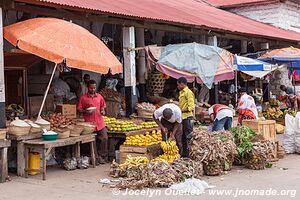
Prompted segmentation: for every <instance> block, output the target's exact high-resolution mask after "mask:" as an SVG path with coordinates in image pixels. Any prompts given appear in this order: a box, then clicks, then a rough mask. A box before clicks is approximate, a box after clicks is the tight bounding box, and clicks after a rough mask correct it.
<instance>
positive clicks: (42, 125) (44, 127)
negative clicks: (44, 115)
mask: <svg viewBox="0 0 300 200" xmlns="http://www.w3.org/2000/svg"><path fill="white" fill-rule="evenodd" d="M36 124H37V125H39V126H40V127H41V129H42V130H43V129H46V130H47V131H50V129H51V125H50V124H38V123H36Z"/></svg>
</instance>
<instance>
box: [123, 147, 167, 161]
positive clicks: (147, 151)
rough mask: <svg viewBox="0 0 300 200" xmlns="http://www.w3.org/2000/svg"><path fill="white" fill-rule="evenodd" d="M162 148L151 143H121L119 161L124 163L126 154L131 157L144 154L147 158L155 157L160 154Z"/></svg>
mask: <svg viewBox="0 0 300 200" xmlns="http://www.w3.org/2000/svg"><path fill="white" fill-rule="evenodd" d="M162 153H163V152H162V149H161V147H160V145H159V144H155V145H151V146H129V145H121V146H120V163H124V162H125V160H126V158H127V155H131V156H132V157H137V156H144V157H146V158H148V159H149V160H151V159H153V158H156V157H157V156H159V155H161V154H162Z"/></svg>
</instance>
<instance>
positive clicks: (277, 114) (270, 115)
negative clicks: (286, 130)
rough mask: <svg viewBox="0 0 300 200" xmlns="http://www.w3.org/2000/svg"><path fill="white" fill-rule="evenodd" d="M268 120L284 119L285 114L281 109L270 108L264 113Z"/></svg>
mask: <svg viewBox="0 0 300 200" xmlns="http://www.w3.org/2000/svg"><path fill="white" fill-rule="evenodd" d="M264 117H265V118H266V119H279V118H282V117H283V112H282V111H281V110H280V108H279V107H270V108H268V109H267V110H266V112H265V113H264Z"/></svg>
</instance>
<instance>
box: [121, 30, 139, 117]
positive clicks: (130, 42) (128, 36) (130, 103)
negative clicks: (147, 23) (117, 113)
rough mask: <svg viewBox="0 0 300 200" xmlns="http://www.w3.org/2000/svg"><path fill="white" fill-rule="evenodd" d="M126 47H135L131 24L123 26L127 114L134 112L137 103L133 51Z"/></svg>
mask: <svg viewBox="0 0 300 200" xmlns="http://www.w3.org/2000/svg"><path fill="white" fill-rule="evenodd" d="M128 48H135V37H134V27H133V26H131V27H123V55H124V82H125V99H126V115H127V116H129V115H131V114H132V113H133V112H134V107H135V104H136V103H137V94H136V65H135V51H128Z"/></svg>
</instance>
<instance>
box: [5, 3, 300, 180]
mask: <svg viewBox="0 0 300 200" xmlns="http://www.w3.org/2000/svg"><path fill="white" fill-rule="evenodd" d="M0 6H1V12H2V14H1V15H0V16H2V19H1V22H2V23H3V24H2V26H0V28H1V29H2V30H3V27H5V26H8V25H11V24H14V23H16V22H21V21H24V20H26V19H34V18H38V17H52V18H59V19H63V20H66V21H70V22H72V23H74V24H78V25H80V26H82V27H84V28H85V29H87V30H89V31H90V32H91V33H92V34H94V35H95V36H96V37H97V38H99V39H101V40H102V41H103V42H104V43H105V44H106V45H107V46H108V47H109V49H110V50H111V51H112V52H113V53H114V55H115V56H116V57H117V58H118V59H119V61H120V62H121V63H122V64H123V73H122V74H119V75H116V76H111V75H107V76H105V75H104V76H100V75H99V74H97V73H90V72H87V71H85V70H78V69H71V70H70V69H68V68H67V67H68V66H66V67H65V68H63V69H64V70H65V71H64V73H62V77H63V79H64V81H65V82H67V83H69V84H73V83H74V82H75V83H74V85H76V84H78V82H83V77H84V75H85V74H89V75H90V77H91V79H95V80H96V82H97V84H98V85H100V86H101V84H103V80H106V79H110V78H114V79H118V80H119V81H121V82H122V81H123V85H122V89H120V90H122V92H123V93H124V94H125V100H124V101H123V102H122V103H123V104H126V109H123V111H124V112H125V111H126V112H125V113H126V116H129V115H131V114H132V113H133V112H135V109H136V103H137V102H138V100H140V101H141V102H143V101H145V99H147V97H148V96H147V90H148V89H149V88H148V87H149V85H148V84H149V82H150V80H151V79H150V77H152V76H154V75H153V74H154V73H153V74H152V73H151V72H149V70H148V65H147V64H148V62H146V56H147V55H146V53H145V51H144V49H145V47H147V46H151V45H152V46H153V45H154V46H155V45H157V46H166V45H168V44H181V43H192V42H196V43H200V44H205V45H210V46H214V47H220V48H223V49H226V50H228V51H229V52H231V53H233V54H246V53H254V52H257V51H261V50H266V48H268V49H277V48H283V47H289V46H293V47H299V41H300V33H296V32H294V31H289V30H283V29H280V28H277V27H275V26H273V25H269V24H266V23H262V22H258V21H255V20H252V19H248V18H245V17H242V16H239V15H237V14H234V13H231V12H228V11H226V10H222V9H219V8H216V7H214V6H212V5H211V4H208V3H207V2H202V1H201V2H200V1H196V0H189V1H186V0H174V1H172V2H171V1H166V2H164V1H160V0H143V1H141V2H139V4H137V3H136V1H134V0H132V1H108V0H86V1H80V0H78V1H69V0H65V1H62V0H47V1H46V0H9V1H5V2H1V3H0ZM222 8H223V7H222ZM2 32H3V31H1V33H2ZM2 34H3V33H2ZM2 34H1V35H0V37H1V39H3V35H2ZM3 40H4V41H3V42H2V43H1V44H2V46H1V47H0V51H1V52H2V53H0V55H1V56H2V57H0V61H1V63H0V72H1V77H0V78H1V82H0V119H1V120H0V127H5V124H6V116H5V106H8V105H9V104H20V105H22V107H23V108H25V113H26V114H25V115H26V116H27V115H32V116H36V115H37V113H38V111H39V108H40V106H39V105H40V104H41V102H42V100H43V95H44V91H45V89H46V88H47V85H48V82H49V79H50V77H51V74H52V72H53V68H54V64H53V63H51V62H49V61H46V60H44V59H42V58H40V57H37V56H34V55H29V54H24V52H22V51H20V50H19V49H17V50H16V49H15V47H13V46H12V45H11V44H10V43H8V42H7V41H5V39H3ZM3 71H5V73H3ZM4 75H5V78H4ZM159 75H161V74H159ZM74 79H76V80H74ZM230 84H232V83H230ZM255 84H256V83H255ZM257 84H261V83H257ZM112 85H113V83H112ZM173 85H176V80H175V82H173ZM222 85H223V84H220V82H215V83H214V85H213V88H214V90H213V92H214V94H215V95H212V96H213V98H214V99H213V101H214V102H215V103H217V102H218V101H219V99H218V88H219V87H221V86H222ZM224 85H225V83H224ZM261 85H262V84H261ZM104 86H105V83H104ZM147 86H148V87H147ZM227 86H229V83H228V84H227V85H226V86H225V88H227ZM112 87H116V86H115V85H114V86H112ZM136 88H138V90H137V89H136ZM101 89H102V88H101ZM175 89H176V88H175ZM71 90H72V88H69V93H72V95H73V96H74V95H76V89H73V90H72V91H71ZM15 91H16V92H15ZM137 91H138V92H137ZM162 93H164V92H163V90H161V91H160V92H159V94H162ZM72 95H70V96H72ZM153 96H155V95H153ZM68 100H72V98H70V99H68ZM108 101H111V100H107V102H108ZM236 101H237V99H236ZM54 102H55V97H54V96H53V95H52V94H50V95H48V98H47V99H46V104H45V105H46V106H45V108H44V109H45V110H44V111H45V113H47V112H51V111H54V106H53V104H54ZM118 103H119V104H120V102H118ZM108 107H109V108H111V110H112V112H111V114H117V113H118V112H119V111H120V110H121V109H120V107H117V106H116V104H110V106H108ZM118 114H119V113H118ZM118 114H117V115H116V117H118V116H119V115H118ZM147 114H148V118H149V116H150V118H151V117H152V113H150V115H149V113H147ZM75 115H76V114H75ZM123 116H125V115H124V114H123ZM57 118H59V117H57V116H56V119H57ZM64 120H65V119H64ZM107 120H108V121H110V120H111V119H107ZM57 121H59V119H58V120H56V122H57ZM68 122H69V121H68ZM114 123H115V120H112V121H111V124H113V125H116V127H111V128H113V129H117V131H127V130H126V129H128V130H129V129H130V130H129V131H132V130H135V129H139V128H141V127H140V126H135V125H132V124H130V123H129V125H130V127H125V125H128V124H122V123H120V122H118V123H119V124H114ZM273 125H275V124H274V123H273V124H272V126H273ZM141 126H142V127H146V128H147V127H148V128H149V127H150V128H153V127H154V126H155V125H153V124H151V123H150V124H147V123H146V124H143V125H141ZM119 129H120V130H119ZM123 129H124V130H123ZM131 129H132V130H131ZM273 133H274V132H272V134H273ZM156 135H159V134H158V133H157V134H156ZM157 137H158V136H157ZM270 137H271V138H274V134H273V135H272V136H270ZM122 139H124V137H123V138H122ZM86 140H87V142H91V141H90V138H88V139H86ZM130 142H133V143H134V141H130ZM77 143H78V141H77ZM77 143H76V144H77ZM112 143H113V144H114V143H117V142H116V141H113V142H112ZM143 143H147V142H143ZM27 145H28V146H29V147H31V146H30V145H33V144H29V143H28V144H27ZM114 145H115V144H114ZM91 149H92V146H91ZM114 150H115V149H113V150H112V153H113V154H114V153H115V152H114ZM49 151H50V150H49ZM91 151H92V150H91ZM47 152H48V150H47ZM19 153H20V152H19ZM48 153H49V152H48ZM77 153H78V149H77ZM20 154H22V152H21V153H20ZM91 154H92V153H91ZM113 157H114V155H113ZM123 159H124V157H123ZM23 164H24V163H23ZM22 167H23V166H22ZM21 171H22V169H21ZM20 173H21V174H20V175H24V174H23V173H24V172H23V171H22V172H20Z"/></svg>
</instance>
